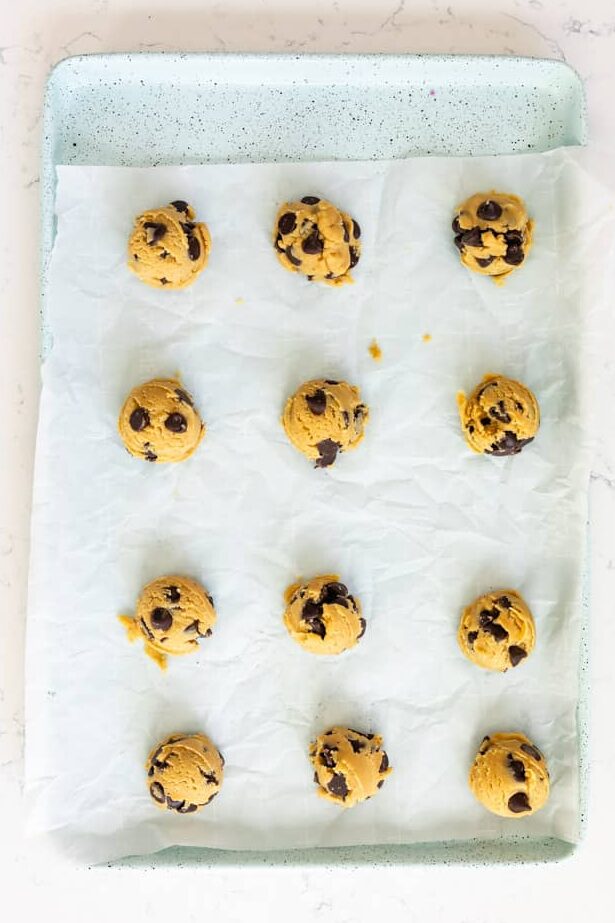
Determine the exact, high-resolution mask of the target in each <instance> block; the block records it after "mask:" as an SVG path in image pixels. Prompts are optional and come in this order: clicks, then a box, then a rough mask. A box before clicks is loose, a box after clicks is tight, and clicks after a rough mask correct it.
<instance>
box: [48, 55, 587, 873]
mask: <svg viewBox="0 0 615 923" xmlns="http://www.w3.org/2000/svg"><path fill="white" fill-rule="evenodd" d="M585 140H586V110H585V98H584V91H583V85H582V82H581V80H580V78H579V77H578V75H577V74H576V73H575V72H574V71H573V70H572V69H571V68H570V67H568V66H567V65H566V64H563V63H562V62H560V61H550V60H543V59H535V58H511V57H497V56H484V57H483V56H481V57H478V56H466V55H448V56H431V55H269V54H268V55H244V54H234V55H229V54H190V55H183V54H149V53H138V54H105V55H91V56H79V57H73V58H68V59H66V60H64V61H62V62H61V63H60V64H58V65H57V66H56V67H55V69H54V70H53V71H52V73H51V75H50V77H49V79H48V82H47V89H46V95H45V105H44V118H43V162H42V182H41V191H42V302H41V310H42V354H43V357H44V355H45V353H46V351H47V349H48V347H49V343H50V334H49V331H48V329H47V327H46V323H45V287H46V269H47V266H48V262H49V258H50V255H51V249H52V246H53V240H54V234H55V224H54V213H55V207H54V206H55V167H56V166H57V165H59V164H96V165H105V166H156V165H160V164H191V163H239V162H263V161H284V160H288V161H300V160H304V161H305V160H311V161H319V160H378V159H390V158H401V157H411V156H417V155H422V156H425V155H430V154H432V155H435V154H441V155H448V156H451V155H458V156H468V155H485V154H510V153H515V152H519V153H521V152H529V151H546V150H550V149H552V148H556V147H560V146H564V145H574V144H583V143H584V142H585ZM587 560H589V557H588V558H587ZM585 583H586V586H587V583H588V581H587V580H586V581H585ZM583 613H584V618H583V633H582V639H581V657H580V664H579V667H580V696H579V708H578V726H579V749H580V774H581V780H580V781H581V785H580V788H581V804H580V809H579V810H580V814H581V823H582V826H583V822H584V817H585V797H586V790H587V785H586V781H587V780H586V770H587V758H586V750H587V682H586V678H587V664H588V651H587V621H588V619H587V615H588V601H587V593H586V592H585V593H584V601H583ZM574 849H575V846H574V844H571V843H567V842H565V841H563V840H559V839H557V838H554V837H549V838H535V837H529V836H523V835H511V836H508V837H505V838H502V839H497V840H480V839H473V840H464V841H461V840H454V841H446V842H440V843H424V844H420V843H419V844H412V845H387V846H369V847H361V846H358V847H344V848H318V849H310V850H301V849H297V850H290V851H284V852H280V851H266V852H258V851H235V850H218V849H206V848H203V849H189V848H172V849H167V850H164V851H162V852H160V853H157V854H155V855H154V856H146V857H138V858H137V857H132V858H129V859H125V860H123V861H122V862H121V863H115V864H123V865H131V866H137V865H139V866H152V865H163V864H167V865H169V864H172V865H181V864H198V865H205V866H209V865H238V866H243V865H252V866H254V865H291V864H292V865H299V864H304V865H306V864H312V865H340V864H344V865H359V864H370V863H371V864H394V863H403V864H418V863H421V864H428V863H454V862H465V863H471V864H492V863H496V862H536V861H553V860H558V859H562V858H564V857H566V856H568V855H570V854H571V853H572V852H573V851H574Z"/></svg>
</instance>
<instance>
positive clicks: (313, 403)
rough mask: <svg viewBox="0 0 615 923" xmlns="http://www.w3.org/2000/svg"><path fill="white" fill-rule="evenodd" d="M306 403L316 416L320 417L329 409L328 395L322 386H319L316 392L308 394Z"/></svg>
mask: <svg viewBox="0 0 615 923" xmlns="http://www.w3.org/2000/svg"><path fill="white" fill-rule="evenodd" d="M305 403H306V404H307V405H308V407H309V408H310V410H311V411H312V413H313V414H314V416H316V417H320V416H321V415H322V414H323V413H324V412H325V410H326V409H327V395H326V394H325V392H324V391H323V390H322V388H319V389H318V390H317V391H315V392H314V394H306V396H305Z"/></svg>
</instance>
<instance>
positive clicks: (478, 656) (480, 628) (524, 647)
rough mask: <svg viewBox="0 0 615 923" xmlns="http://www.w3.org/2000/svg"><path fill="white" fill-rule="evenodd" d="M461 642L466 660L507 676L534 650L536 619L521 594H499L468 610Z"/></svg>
mask: <svg viewBox="0 0 615 923" xmlns="http://www.w3.org/2000/svg"><path fill="white" fill-rule="evenodd" d="M457 640H458V642H459V647H460V648H461V650H462V652H463V653H464V654H465V656H466V657H467V658H468V659H469V660H471V661H472V662H473V663H475V664H477V666H479V667H484V668H485V669H486V670H500V671H501V672H504V671H505V670H508V668H509V667H516V666H517V665H518V664H519V663H521V661H522V660H525V658H526V657H527V656H528V654H531V652H532V650H533V649H534V644H535V642H536V630H535V627H534V619H533V617H532V613H531V612H530V610H529V609H528V607H527V605H526V604H525V602H524V601H523V599H522V598H521V597H520V596H519V594H518V593H516V592H515V591H514V590H497V591H496V592H494V593H487V594H485V595H484V596H479V597H478V598H477V599H475V600H474V602H473V603H470V605H469V606H466V608H465V609H464V610H463V614H462V616H461V621H460V623H459V631H458V633H457Z"/></svg>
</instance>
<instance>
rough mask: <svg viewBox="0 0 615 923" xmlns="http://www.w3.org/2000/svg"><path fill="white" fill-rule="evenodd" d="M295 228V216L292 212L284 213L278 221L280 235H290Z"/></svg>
mask: <svg viewBox="0 0 615 923" xmlns="http://www.w3.org/2000/svg"><path fill="white" fill-rule="evenodd" d="M296 227H297V216H296V215H295V214H294V213H293V212H284V214H283V215H282V217H281V218H280V220H279V221H278V231H279V232H280V234H290V233H291V231H294V230H295V228H296Z"/></svg>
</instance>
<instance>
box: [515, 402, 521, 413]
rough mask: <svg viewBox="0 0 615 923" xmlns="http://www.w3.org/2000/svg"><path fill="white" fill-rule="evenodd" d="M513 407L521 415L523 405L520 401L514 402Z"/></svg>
mask: <svg viewBox="0 0 615 923" xmlns="http://www.w3.org/2000/svg"><path fill="white" fill-rule="evenodd" d="M515 407H516V408H517V410H518V411H519V412H521V413H523V404H522V403H521V402H520V401H515Z"/></svg>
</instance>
